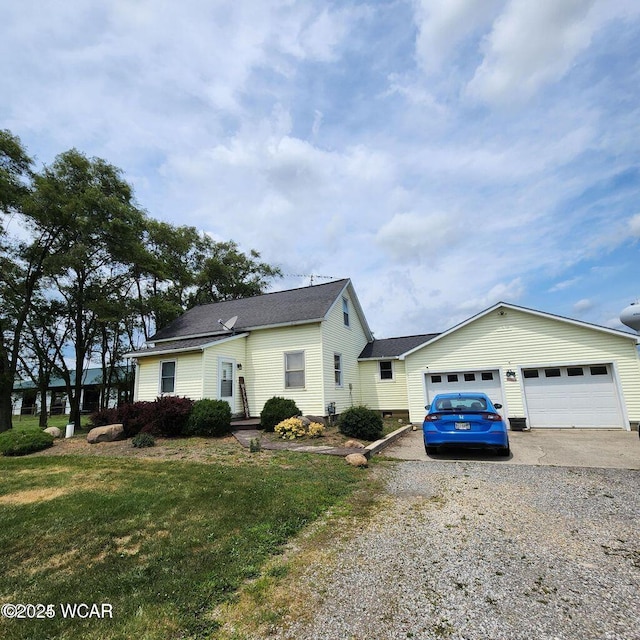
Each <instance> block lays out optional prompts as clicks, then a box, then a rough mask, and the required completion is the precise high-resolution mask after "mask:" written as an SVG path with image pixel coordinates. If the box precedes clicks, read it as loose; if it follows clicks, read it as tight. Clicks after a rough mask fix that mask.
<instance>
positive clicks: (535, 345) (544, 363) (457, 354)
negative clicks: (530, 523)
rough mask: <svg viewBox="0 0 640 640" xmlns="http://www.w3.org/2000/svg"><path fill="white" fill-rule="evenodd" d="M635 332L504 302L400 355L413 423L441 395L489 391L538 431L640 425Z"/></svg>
mask: <svg viewBox="0 0 640 640" xmlns="http://www.w3.org/2000/svg"><path fill="white" fill-rule="evenodd" d="M638 342H639V338H638V336H637V335H634V334H632V333H629V332H627V331H621V330H618V329H611V328H609V327H601V326H598V325H594V324H589V323H587V322H581V321H579V320H573V319H571V318H565V317H561V316H556V315H552V314H549V313H544V312H542V311H536V310H533V309H527V308H524V307H518V306H515V305H512V304H508V303H504V302H500V303H498V304H496V305H494V306H493V307H491V308H489V309H487V310H485V311H483V312H482V313H479V314H477V315H475V316H473V317H471V318H469V319H468V320H466V321H464V322H462V323H460V324H458V325H456V326H455V327H452V328H451V329H449V330H447V331H444V332H442V333H440V334H437V335H435V336H433V337H431V338H430V339H428V340H425V341H424V342H423V343H422V344H419V345H416V346H415V347H414V348H412V349H410V350H408V351H406V352H404V353H403V354H401V355H398V359H399V360H400V361H404V365H405V375H406V383H407V400H408V404H409V417H410V420H411V422H413V423H420V422H422V419H423V417H424V406H425V405H426V404H429V403H430V400H431V398H433V396H434V395H435V394H436V393H438V392H451V391H453V392H455V391H472V390H473V391H483V392H485V393H487V395H488V396H489V397H490V398H491V399H492V400H493V401H494V402H498V403H500V404H502V405H503V407H504V408H503V410H502V411H501V413H502V414H503V415H504V416H505V417H506V418H509V419H526V424H527V426H530V427H532V428H539V427H540V428H550V427H560V428H563V427H564V428H572V427H576V428H601V429H611V428H615V429H630V428H637V426H638V424H639V423H640V358H639V357H638Z"/></svg>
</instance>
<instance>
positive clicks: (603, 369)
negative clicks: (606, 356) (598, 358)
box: [590, 364, 609, 376]
mask: <svg viewBox="0 0 640 640" xmlns="http://www.w3.org/2000/svg"><path fill="white" fill-rule="evenodd" d="M590 369H591V375H592V376H606V375H607V373H609V371H608V369H607V365H606V364H603V365H600V366H596V367H590Z"/></svg>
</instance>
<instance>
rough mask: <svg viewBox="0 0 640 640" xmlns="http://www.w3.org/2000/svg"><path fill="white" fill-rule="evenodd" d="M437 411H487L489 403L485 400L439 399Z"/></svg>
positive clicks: (462, 397)
mask: <svg viewBox="0 0 640 640" xmlns="http://www.w3.org/2000/svg"><path fill="white" fill-rule="evenodd" d="M435 410H436V411H486V410H487V402H486V400H485V399H484V398H469V397H466V396H460V397H458V398H438V399H437V400H436V403H435Z"/></svg>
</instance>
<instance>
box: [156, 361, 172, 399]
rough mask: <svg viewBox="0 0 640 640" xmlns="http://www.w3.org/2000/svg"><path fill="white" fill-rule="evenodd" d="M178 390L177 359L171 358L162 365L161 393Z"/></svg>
mask: <svg viewBox="0 0 640 640" xmlns="http://www.w3.org/2000/svg"><path fill="white" fill-rule="evenodd" d="M175 390H176V361H175V360H169V361H167V362H163V363H161V365H160V394H164V393H173V392H174V391H175Z"/></svg>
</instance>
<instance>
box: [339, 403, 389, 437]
mask: <svg viewBox="0 0 640 640" xmlns="http://www.w3.org/2000/svg"><path fill="white" fill-rule="evenodd" d="M382 428H383V425H382V416H381V415H380V413H379V412H378V411H373V409H369V408H367V407H351V408H349V409H346V410H345V411H343V412H342V413H341V414H340V417H339V418H338V429H339V430H340V433H344V435H345V436H349V437H351V438H362V439H363V440H377V439H378V438H381V437H382Z"/></svg>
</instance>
